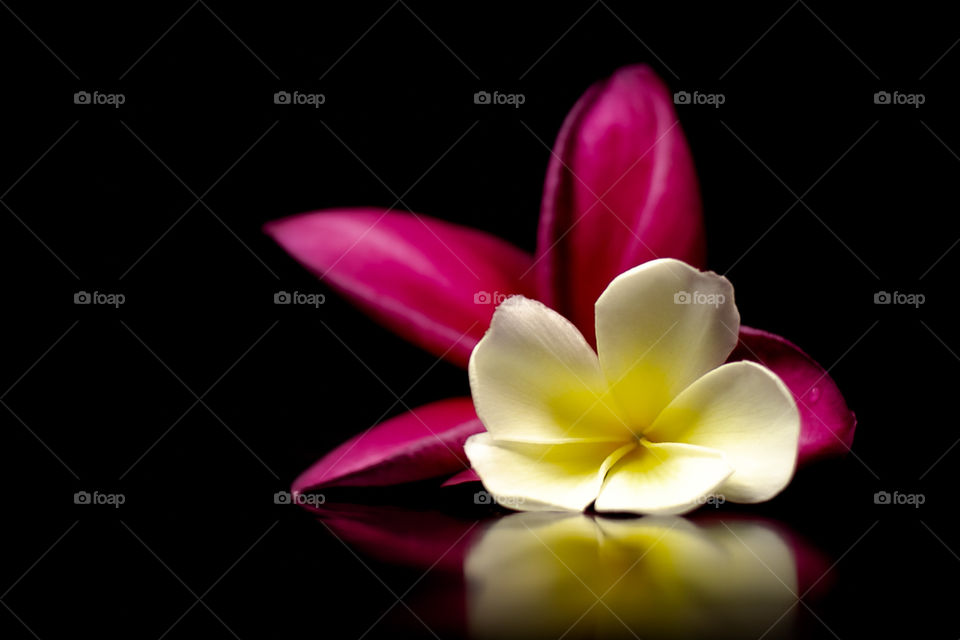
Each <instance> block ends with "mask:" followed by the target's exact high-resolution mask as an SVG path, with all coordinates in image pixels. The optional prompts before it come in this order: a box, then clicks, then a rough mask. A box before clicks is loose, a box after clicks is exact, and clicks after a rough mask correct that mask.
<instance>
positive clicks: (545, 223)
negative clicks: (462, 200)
mask: <svg viewBox="0 0 960 640" xmlns="http://www.w3.org/2000/svg"><path fill="white" fill-rule="evenodd" d="M704 252H705V238H704V229H703V219H702V215H701V208H700V195H699V190H698V187H697V179H696V173H695V171H694V166H693V160H692V158H691V155H690V150H689V148H688V147H687V142H686V139H685V138H684V135H683V131H682V130H681V128H680V124H679V121H678V120H677V114H676V112H675V111H674V108H673V101H672V97H671V94H670V91H669V89H667V87H666V86H665V85H664V84H663V83H662V82H661V81H660V79H659V78H657V76H656V75H655V74H654V73H653V71H651V70H650V69H649V68H648V67H645V66H632V67H625V68H623V69H620V70H619V71H617V72H616V73H615V74H614V75H613V76H612V77H610V78H609V79H607V80H605V81H602V82H600V83H598V84H596V85H594V86H593V87H592V88H591V89H590V90H589V91H587V93H586V94H585V95H584V96H583V97H582V98H581V99H580V101H579V102H577V104H576V105H575V106H574V107H573V110H572V111H571V112H570V114H569V115H568V116H567V119H566V121H565V122H564V123H563V128H562V129H561V130H560V134H559V136H558V138H557V141H556V144H555V146H554V153H553V155H552V157H551V159H550V164H549V167H548V168H547V177H546V183H545V185H544V193H543V203H542V207H541V212H540V227H539V231H538V237H537V260H538V262H537V265H536V269H537V284H538V286H539V288H540V291H539V292H540V295H541V299H542V300H543V301H544V302H546V303H547V304H549V305H551V306H552V307H554V308H555V309H557V310H558V311H560V312H561V313H563V314H564V315H566V316H567V317H568V318H570V319H571V320H572V321H573V322H574V323H575V324H576V325H577V327H579V328H580V330H581V331H582V332H583V333H584V335H585V336H588V337H590V338H591V339H592V336H593V324H594V323H593V303H594V302H595V301H596V300H597V298H598V297H599V296H600V294H601V293H602V292H603V290H604V288H605V287H606V286H607V284H609V283H610V281H611V280H613V278H614V277H616V276H617V275H619V274H620V273H623V272H624V271H626V270H628V269H630V268H632V267H635V266H636V265H638V264H641V263H643V262H646V261H648V260H651V259H654V258H668V257H669V258H678V259H681V260H684V261H685V262H687V263H689V264H692V265H694V266H697V267H702V266H703V263H704Z"/></svg>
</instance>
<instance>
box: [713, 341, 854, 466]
mask: <svg viewBox="0 0 960 640" xmlns="http://www.w3.org/2000/svg"><path fill="white" fill-rule="evenodd" d="M728 360H729V361H735V360H753V361H754V362H759V363H761V364H763V365H766V366H767V367H769V368H770V369H771V370H773V372H774V373H776V374H777V375H778V376H780V378H781V379H782V380H783V381H784V383H786V385H787V387H789V389H790V391H791V393H793V397H794V400H796V401H797V408H798V409H799V410H800V452H799V458H798V462H799V464H801V465H802V464H806V463H808V462H811V461H813V460H816V459H818V458H824V457H828V456H833V455H839V454H844V453H846V452H847V451H849V450H850V446H851V445H852V444H853V434H854V431H855V430H856V427H857V418H856V416H855V415H854V414H853V412H852V411H850V409H849V408H848V407H847V403H846V401H845V400H844V399H843V394H841V393H840V389H839V388H837V385H836V383H835V382H834V381H833V379H832V378H831V377H830V375H829V374H828V373H827V372H826V371H825V370H824V368H823V367H821V366H820V365H819V364H817V362H816V361H815V360H814V359H813V358H811V357H810V356H808V355H807V354H806V353H804V352H803V351H802V350H801V349H800V347H798V346H796V345H795V344H793V343H792V342H790V341H789V340H787V339H786V338H781V337H780V336H778V335H774V334H772V333H768V332H766V331H761V330H760V329H752V328H750V327H744V326H741V327H740V342H739V343H738V344H737V346H736V348H735V349H734V350H733V353H731V354H730V358H729V359H728Z"/></svg>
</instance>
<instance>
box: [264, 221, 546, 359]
mask: <svg viewBox="0 0 960 640" xmlns="http://www.w3.org/2000/svg"><path fill="white" fill-rule="evenodd" d="M264 229H265V231H266V232H267V233H268V234H270V235H271V236H272V237H273V238H274V240H276V241H277V242H278V243H279V244H280V246H282V247H283V248H284V249H286V250H287V252H289V253H290V254H291V255H292V256H293V257H294V258H296V259H297V260H298V261H300V262H301V263H302V264H303V265H304V266H306V267H307V268H309V269H310V270H311V271H313V272H314V273H316V274H317V275H318V276H320V277H321V279H322V280H323V281H324V282H326V283H328V284H329V285H330V286H332V287H333V288H334V289H336V290H337V291H339V292H340V293H342V294H343V295H345V296H346V297H347V298H348V299H349V300H351V301H352V302H354V303H355V304H357V305H358V306H359V307H361V308H362V309H363V310H364V311H366V312H367V313H369V314H370V315H371V316H373V317H374V318H375V319H377V320H378V321H379V322H381V323H382V324H384V325H385V326H387V327H388V328H390V329H392V330H393V331H395V332H396V333H398V334H400V335H401V336H402V337H404V338H406V339H407V340H409V341H411V342H413V343H414V344H417V345H420V346H421V347H423V348H425V349H427V350H428V351H429V352H431V353H433V354H434V355H437V356H445V357H446V358H447V359H449V360H450V361H452V362H455V363H457V364H459V365H461V366H464V367H465V366H466V364H467V361H468V360H469V358H470V351H471V350H473V347H474V345H476V343H477V341H478V340H479V339H480V338H481V337H482V336H483V332H484V331H486V330H487V327H488V326H489V324H490V317H491V316H492V315H493V310H494V307H496V302H497V301H498V300H499V299H501V296H505V295H511V294H516V293H523V294H528V295H529V294H530V289H532V286H533V276H532V274H531V275H530V276H529V277H527V278H526V280H527V281H528V282H529V284H528V285H525V284H524V283H523V282H521V276H522V275H523V274H524V273H525V272H526V271H527V270H528V269H529V268H530V264H531V258H530V256H529V255H527V254H526V253H524V252H523V251H521V250H520V249H518V248H516V247H514V246H513V245H511V244H509V243H508V242H506V241H504V240H501V239H499V238H497V237H495V236H492V235H490V234H488V233H484V232H482V231H478V230H476V229H470V228H467V227H462V226H459V225H455V224H452V223H449V222H444V221H442V220H437V219H435V218H430V217H427V216H420V215H415V214H412V213H401V212H393V211H386V210H382V209H370V208H367V209H347V210H331V211H320V212H315V213H306V214H302V215H298V216H293V217H290V218H284V219H282V220H275V221H273V222H270V223H268V224H267V225H266V227H265V228H264Z"/></svg>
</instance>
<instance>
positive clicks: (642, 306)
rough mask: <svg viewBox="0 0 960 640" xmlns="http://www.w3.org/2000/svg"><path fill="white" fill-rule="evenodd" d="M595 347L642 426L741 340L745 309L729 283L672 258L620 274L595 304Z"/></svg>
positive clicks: (615, 391)
mask: <svg viewBox="0 0 960 640" xmlns="http://www.w3.org/2000/svg"><path fill="white" fill-rule="evenodd" d="M596 314H597V350H598V352H599V354H600V364H601V367H602V368H603V372H604V374H605V375H606V377H607V380H608V381H609V383H610V385H611V386H612V388H613V394H614V396H615V397H616V399H617V401H618V402H619V404H620V405H621V406H622V407H623V409H624V411H625V413H626V416H625V417H627V418H628V422H630V423H631V425H632V426H633V427H634V429H639V430H643V429H644V428H646V427H649V426H650V425H651V424H652V423H653V421H654V420H655V419H656V417H657V414H659V413H660V411H661V410H662V409H663V408H664V407H665V406H667V404H668V403H669V402H670V400H672V399H673V398H674V396H676V395H677V394H678V393H679V392H680V391H682V390H683V389H684V388H685V387H686V386H687V385H689V384H690V383H691V382H693V381H694V380H696V379H697V378H699V377H700V376H702V375H703V374H704V373H706V372H707V371H710V370H711V369H713V368H715V367H718V366H719V365H721V364H722V363H723V362H724V361H725V360H726V359H727V356H728V355H730V352H731V351H732V350H733V348H734V346H736V344H737V332H738V331H739V329H740V314H739V313H738V312H737V307H736V305H735V304H734V300H733V287H732V286H731V284H730V282H729V281H728V280H727V279H726V278H724V277H722V276H718V275H717V274H715V273H713V272H701V271H697V270H696V269H694V268H693V267H691V266H690V265H688V264H686V263H684V262H681V261H679V260H673V259H661V260H652V261H650V262H647V263H645V264H642V265H640V266H639V267H636V268H634V269H631V270H630V271H627V272H625V273H623V274H621V275H619V276H617V277H616V278H615V279H614V280H613V282H611V283H610V285H609V286H608V287H607V289H606V291H604V292H603V295H601V296H600V299H599V300H597V305H596Z"/></svg>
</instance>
